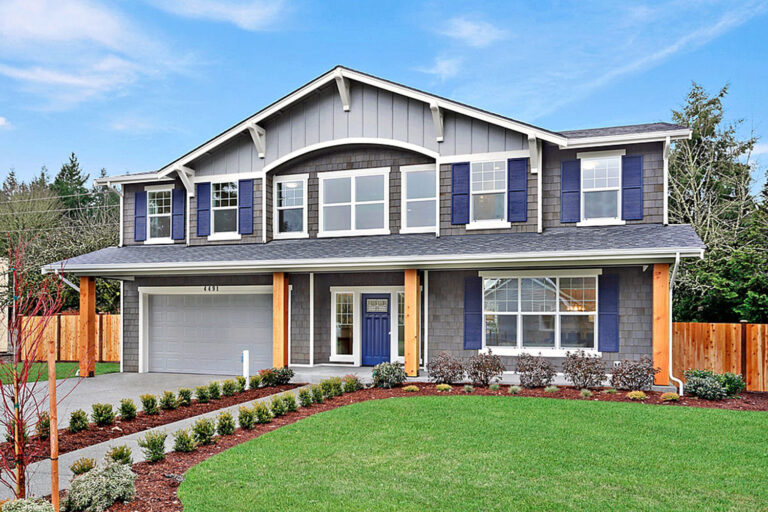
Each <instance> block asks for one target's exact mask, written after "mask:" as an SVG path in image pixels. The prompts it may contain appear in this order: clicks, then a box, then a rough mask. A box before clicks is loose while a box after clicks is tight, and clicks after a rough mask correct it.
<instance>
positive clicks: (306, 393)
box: [299, 388, 313, 407]
mask: <svg viewBox="0 0 768 512" xmlns="http://www.w3.org/2000/svg"><path fill="white" fill-rule="evenodd" d="M312 402H313V400H312V390H310V389H308V388H301V389H300V390H299V403H300V404H301V406H302V407H312Z"/></svg>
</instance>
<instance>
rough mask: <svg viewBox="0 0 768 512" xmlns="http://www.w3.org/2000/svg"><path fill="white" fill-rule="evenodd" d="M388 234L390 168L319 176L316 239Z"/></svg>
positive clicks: (330, 173)
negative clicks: (318, 217)
mask: <svg viewBox="0 0 768 512" xmlns="http://www.w3.org/2000/svg"><path fill="white" fill-rule="evenodd" d="M382 234H389V168H386V169H362V170H356V171H339V172H326V173H321V174H320V232H319V233H318V236H321V237H322V236H348V235H382Z"/></svg>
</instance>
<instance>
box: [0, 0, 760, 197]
mask: <svg viewBox="0 0 768 512" xmlns="http://www.w3.org/2000/svg"><path fill="white" fill-rule="evenodd" d="M532 5H533V4H531V3H529V2H485V3H483V2H446V1H427V2H418V1H403V2H386V3H385V2H367V1H359V0H358V1H343V2H342V1H334V2H323V3H320V2H316V3H315V2H308V1H298V2H281V1H279V0H277V1H273V0H256V1H253V0H251V1H246V0H242V1H237V0H221V1H215V0H186V1H182V0H145V1H140V0H113V1H110V2H97V1H88V0H0V174H2V175H4V174H5V173H6V172H7V171H8V170H9V169H15V170H16V172H17V174H19V175H20V176H22V177H24V178H28V177H30V176H32V175H34V174H37V173H38V172H39V170H40V167H41V166H42V165H46V166H47V167H48V168H49V170H50V171H51V172H52V173H55V172H56V171H57V170H58V168H59V167H60V166H61V164H62V163H63V162H64V161H65V160H66V158H67V156H68V154H69V152H71V151H75V152H76V153H77V155H78V157H79V158H80V161H81V163H82V164H83V166H84V167H85V168H86V170H88V171H89V172H91V173H92V174H95V173H96V172H98V169H100V168H102V167H104V168H106V169H107V171H108V172H109V173H110V174H120V173H124V172H139V171H146V170H153V169H156V168H158V167H160V166H162V165H163V164H165V163H167V162H168V161H170V160H173V159H174V158H176V157H178V156H180V155H181V154H183V153H185V152H186V151H188V150H189V149H191V148H193V147H195V146H197V145H198V144H200V143H201V142H203V141H205V140H207V139H208V138H210V137H211V136H213V135H215V134H217V133H219V132H220V131H222V130H223V129H225V128H227V127H229V126H230V125H232V124H234V123H235V122H237V121H239V120H241V119H242V118H244V117H246V116H248V115H250V114H252V113H254V112H256V111H257V110H259V109H260V108H262V107H263V106H265V105H267V104H269V103H271V102H272V101H274V100H275V99H277V98H279V97H281V96H283V95H284V94H286V93H288V92H290V91H291V90H293V89H294V88H296V87H298V86H300V85H302V84H304V83H305V82H307V81H309V80H311V79H312V78H314V77H315V76H317V75H319V74H321V73H323V72H325V71H327V70H328V69H330V68H331V67H333V66H334V65H336V64H343V65H346V66H349V67H353V68H356V69H359V70H361V71H365V72H368V73H372V74H375V75H379V76H382V77H384V78H388V79H390V80H394V81H397V82H401V83H404V84H407V85H410V86H414V87H417V88H420V89H424V90H427V91H430V92H434V93H436V94H440V95H443V96H447V97H450V98H453V99H456V100H459V101H463V102H466V103H470V104H472V105H475V106H478V107H482V108H485V109H488V110H492V111H495V112H498V113H500V114H504V115H507V116H510V117H514V118H517V119H520V120H522V121H526V122H530V123H533V124H537V125H539V126H542V127H545V128H549V129H553V130H561V129H562V130H564V129H575V128H588V127H599V126H607V125H616V124H631V123H641V122H651V121H662V120H669V119H670V110H671V109H673V108H675V107H678V106H680V105H681V103H682V102H683V99H684V96H685V94H686V92H687V91H688V89H689V87H690V83H691V81H692V80H695V81H697V82H699V83H701V84H702V85H704V86H705V87H706V88H707V89H709V90H710V91H715V90H716V89H717V88H719V87H721V86H722V85H724V84H725V83H730V84H731V89H730V91H731V92H730V94H729V96H728V99H727V109H728V113H729V115H730V117H731V118H732V119H736V118H744V119H745V120H746V122H745V125H744V130H743V132H744V134H745V135H748V134H749V132H750V131H753V132H754V133H755V134H756V135H758V136H761V137H762V139H763V140H762V141H761V142H760V144H759V145H758V148H757V150H756V152H755V153H756V154H755V155H754V156H753V158H754V159H756V160H758V161H760V159H762V161H760V169H761V170H759V171H758V174H760V175H758V176H756V178H757V179H758V180H760V183H762V180H763V179H764V178H762V172H763V171H762V169H764V168H765V167H768V101H765V97H766V93H767V92H768V55H767V54H766V52H765V50H766V48H768V31H766V30H765V27H766V26H768V25H766V22H767V21H768V2H766V1H762V2H760V1H746V2H732V1H723V2H718V1H701V2H696V3H691V2H686V1H668V2H662V1H658V2H613V1H603V2H600V1H593V2H589V1H587V2H565V1H552V2H536V4H535V6H536V7H535V8H533V7H532Z"/></svg>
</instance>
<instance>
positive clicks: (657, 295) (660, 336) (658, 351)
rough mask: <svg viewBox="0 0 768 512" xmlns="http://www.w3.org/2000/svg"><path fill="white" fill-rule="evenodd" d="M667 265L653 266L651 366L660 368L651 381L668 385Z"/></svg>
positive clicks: (660, 384) (658, 384) (659, 384)
mask: <svg viewBox="0 0 768 512" xmlns="http://www.w3.org/2000/svg"><path fill="white" fill-rule="evenodd" d="M669 320H670V319H669V264H668V263H659V264H656V265H654V266H653V366H654V367H656V368H661V372H659V373H657V374H656V376H655V377H654V379H653V383H654V384H656V385H657V386H668V385H669Z"/></svg>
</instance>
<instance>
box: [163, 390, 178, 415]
mask: <svg viewBox="0 0 768 512" xmlns="http://www.w3.org/2000/svg"><path fill="white" fill-rule="evenodd" d="M178 406H179V402H178V400H176V395H174V394H173V391H163V394H162V395H161V396H160V408H161V409H162V410H164V411H171V410H173V409H176V408H177V407H178Z"/></svg>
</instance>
